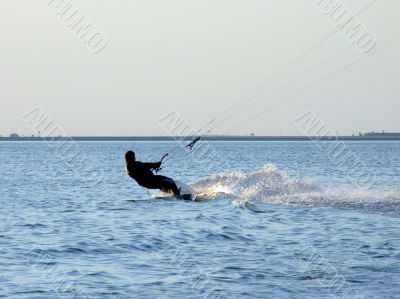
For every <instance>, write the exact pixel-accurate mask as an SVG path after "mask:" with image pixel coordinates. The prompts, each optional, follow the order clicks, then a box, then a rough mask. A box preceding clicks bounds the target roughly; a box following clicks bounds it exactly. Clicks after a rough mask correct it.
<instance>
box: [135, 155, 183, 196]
mask: <svg viewBox="0 0 400 299" xmlns="http://www.w3.org/2000/svg"><path fill="white" fill-rule="evenodd" d="M127 169H128V174H129V176H130V177H131V178H133V179H134V180H135V181H136V182H137V183H138V184H139V185H140V186H142V187H144V188H147V189H160V190H162V191H164V192H168V191H172V192H173V193H174V194H175V195H179V189H178V187H177V186H176V184H175V182H174V180H173V179H171V178H169V177H166V176H162V175H154V174H153V172H152V171H151V170H150V167H149V166H148V165H146V163H142V162H139V161H135V162H133V163H129V164H128V165H127Z"/></svg>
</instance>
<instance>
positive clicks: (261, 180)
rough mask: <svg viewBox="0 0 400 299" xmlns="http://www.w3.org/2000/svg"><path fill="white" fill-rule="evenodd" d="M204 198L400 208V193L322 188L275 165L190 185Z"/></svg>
mask: <svg viewBox="0 0 400 299" xmlns="http://www.w3.org/2000/svg"><path fill="white" fill-rule="evenodd" d="M190 186H191V187H192V188H193V189H195V190H196V191H197V192H198V193H199V194H200V195H201V196H202V197H203V198H219V197H220V196H221V195H222V194H229V195H231V196H232V197H234V201H233V203H234V204H235V205H245V204H249V203H260V202H264V203H272V204H285V205H290V206H300V207H340V208H364V209H375V210H376V209H379V210H382V211H400V194H399V193H398V192H396V191H392V192H387V191H386V192H380V191H377V190H367V191H364V190H360V189H357V188H352V187H351V186H350V187H343V188H339V187H337V188H335V189H329V188H323V187H320V186H318V185H317V184H315V183H310V182H301V181H298V180H292V179H290V178H289V177H288V176H287V175H286V174H285V173H284V172H280V171H278V170H277V169H276V167H275V166H274V165H270V164H269V165H266V166H264V167H263V168H262V169H260V170H257V171H254V172H250V173H245V172H242V171H233V172H228V173H219V174H214V175H212V176H209V177H206V178H203V179H200V180H199V181H197V182H194V183H192V184H190Z"/></svg>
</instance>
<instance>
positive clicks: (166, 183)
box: [156, 175, 180, 196]
mask: <svg viewBox="0 0 400 299" xmlns="http://www.w3.org/2000/svg"><path fill="white" fill-rule="evenodd" d="M156 177H157V181H158V187H159V189H160V190H170V191H172V192H173V193H174V195H175V196H179V195H180V192H179V188H178V186H177V185H176V184H175V182H174V180H173V179H171V178H169V177H166V176H162V175H157V176H156Z"/></svg>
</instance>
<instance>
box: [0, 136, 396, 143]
mask: <svg viewBox="0 0 400 299" xmlns="http://www.w3.org/2000/svg"><path fill="white" fill-rule="evenodd" d="M192 139H193V138H192V137H183V136H71V137H38V136H35V137H23V136H21V137H0V141H72V140H73V141H185V140H192ZM202 140H206V141H316V140H318V141H337V140H341V141H371V140H373V141H400V134H399V135H397V134H396V135H391V134H387V135H386V134H379V135H364V136H323V137H318V136H310V137H308V136H212V135H207V136H202Z"/></svg>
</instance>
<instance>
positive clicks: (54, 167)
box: [0, 142, 400, 298]
mask: <svg viewBox="0 0 400 299" xmlns="http://www.w3.org/2000/svg"><path fill="white" fill-rule="evenodd" d="M74 145H75V146H76V147H75V148H74V150H75V151H76V152H75V153H76V155H72V156H73V157H75V158H74V159H75V162H73V161H72V162H71V160H74V159H73V158H71V157H72V156H68V155H69V154H71V150H67V149H66V148H65V145H64V148H61V149H60V148H59V149H57V148H56V147H55V146H54V145H52V144H50V145H49V144H46V143H45V142H30V143H24V142H16V143H13V142H8V143H7V142H4V143H0V166H1V167H0V198H1V204H2V208H1V210H0V221H1V223H0V297H1V298H400V180H399V176H400V143H399V142H348V143H346V146H347V147H348V148H349V149H351V151H352V153H354V154H355V155H356V156H357V157H359V158H360V159H361V160H362V161H363V163H365V165H366V167H367V169H368V171H371V172H372V173H373V174H374V177H375V180H374V184H373V185H372V186H371V187H370V188H367V189H366V188H360V186H358V185H357V184H355V183H354V182H355V181H354V178H352V177H349V175H348V174H346V173H345V172H343V171H342V170H341V169H340V167H338V164H337V163H336V162H335V161H334V160H332V159H330V158H329V157H328V156H327V153H326V152H324V151H323V150H321V148H320V147H318V146H317V145H316V144H315V143H313V142H253V143H247V142H213V143H210V144H209V145H208V149H207V151H206V150H204V148H203V150H204V153H203V154H202V155H196V153H194V154H186V153H185V152H183V151H182V150H180V149H178V150H176V147H175V146H176V143H172V142H142V143H137V142H115V143H113V142H80V143H76V144H74ZM128 149H133V150H135V151H136V152H137V156H138V158H139V159H141V160H145V161H154V160H157V159H159V157H161V156H162V155H163V154H164V153H165V152H168V151H172V154H171V158H170V160H168V161H167V162H166V164H165V167H164V169H163V171H162V173H161V174H163V175H168V176H172V177H174V178H176V179H179V180H180V181H183V182H187V183H192V185H191V186H192V187H193V188H195V189H196V190H197V191H199V192H200V193H201V195H200V197H199V199H200V201H198V202H183V201H180V200H177V199H173V198H169V197H164V198H163V197H161V198H159V197H160V196H159V194H155V193H154V192H150V193H149V192H148V191H146V190H144V189H141V188H140V187H138V186H137V185H136V184H135V182H134V181H132V180H131V179H130V178H129V177H128V176H127V175H126V173H125V172H124V159H123V155H124V153H125V151H126V150H128ZM199 156H200V157H199ZM91 167H92V168H91ZM91 169H92V170H93V171H96V172H93V171H92V170H91Z"/></svg>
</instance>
